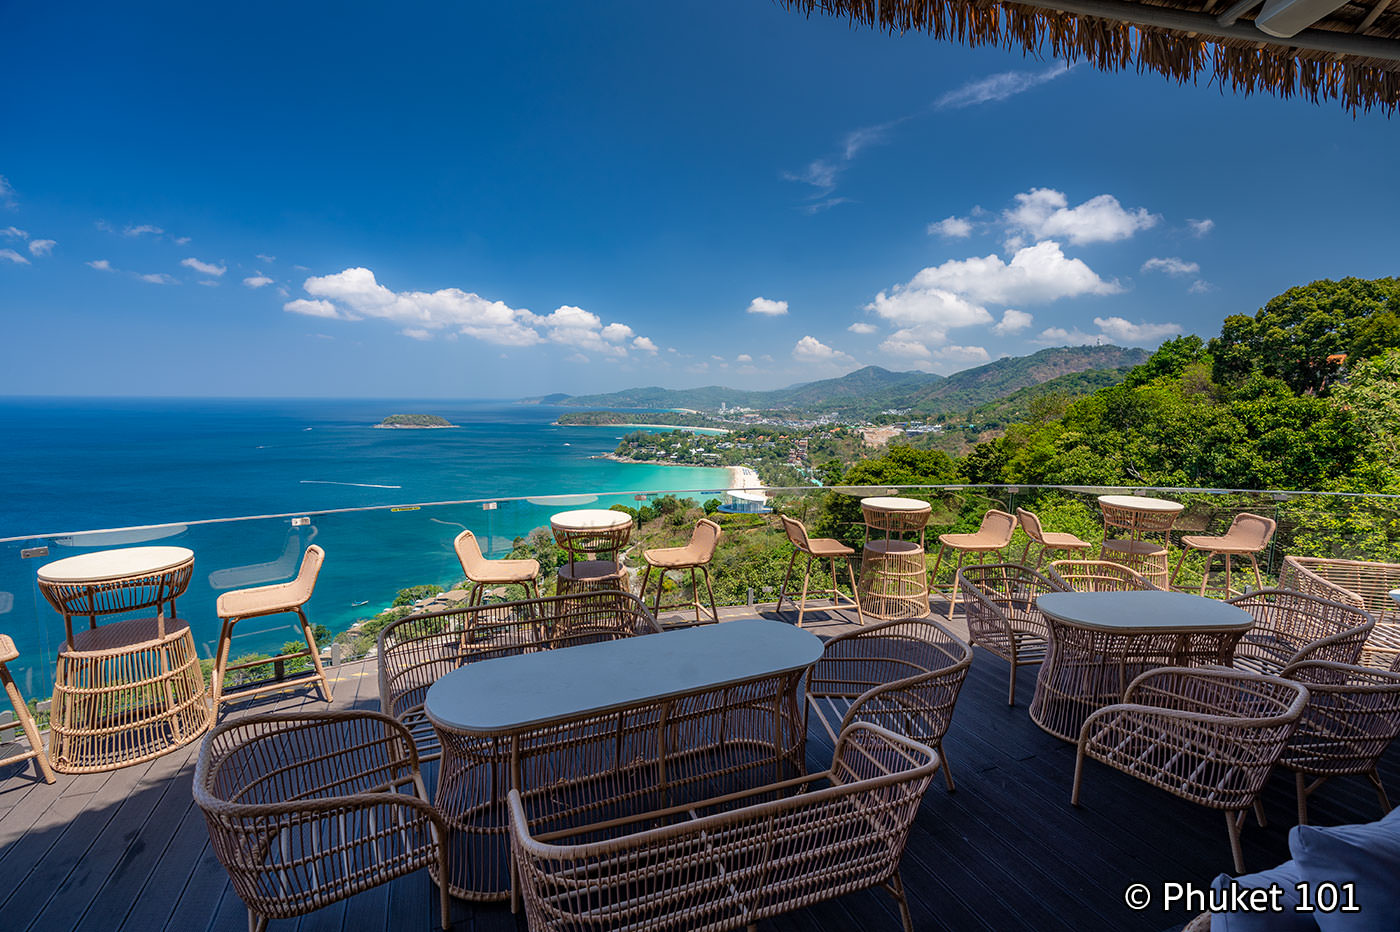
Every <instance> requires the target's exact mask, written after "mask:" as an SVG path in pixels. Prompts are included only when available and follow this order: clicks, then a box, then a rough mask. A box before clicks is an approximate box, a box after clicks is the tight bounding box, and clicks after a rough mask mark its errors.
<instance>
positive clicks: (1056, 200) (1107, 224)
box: [1003, 188, 1161, 246]
mask: <svg viewBox="0 0 1400 932" xmlns="http://www.w3.org/2000/svg"><path fill="white" fill-rule="evenodd" d="M1003 219H1004V220H1005V222H1006V226H1007V231H1008V232H1009V233H1013V234H1014V233H1016V232H1023V233H1027V234H1029V235H1030V236H1032V237H1034V238H1035V239H1041V240H1043V239H1051V238H1053V237H1064V238H1066V239H1068V240H1069V241H1070V242H1071V243H1074V244H1075V245H1076V246H1082V245H1084V244H1086V243H1110V242H1114V241H1115V240H1120V239H1127V238H1128V237H1130V236H1132V235H1133V234H1134V233H1136V232H1137V231H1139V230H1146V229H1148V228H1149V227H1152V226H1155V225H1156V223H1157V221H1158V220H1160V219H1161V218H1160V217H1158V216H1157V215H1156V214H1152V213H1149V212H1148V211H1147V209H1146V208H1143V207H1138V208H1136V209H1133V210H1128V209H1125V208H1124V207H1123V205H1122V204H1119V203H1118V199H1117V198H1116V197H1114V196H1113V195H1111V194H1100V195H1098V196H1097V197H1091V198H1089V200H1087V201H1085V202H1084V203H1082V204H1080V205H1079V206H1077V207H1070V206H1069V199H1068V198H1066V197H1065V195H1064V194H1063V193H1062V192H1060V191H1056V190H1053V189H1051V188H1032V189H1031V190H1030V191H1027V192H1026V193H1024V194H1018V195H1016V207H1014V208H1012V209H1011V210H1008V211H1006V213H1005V214H1004V215H1003Z"/></svg>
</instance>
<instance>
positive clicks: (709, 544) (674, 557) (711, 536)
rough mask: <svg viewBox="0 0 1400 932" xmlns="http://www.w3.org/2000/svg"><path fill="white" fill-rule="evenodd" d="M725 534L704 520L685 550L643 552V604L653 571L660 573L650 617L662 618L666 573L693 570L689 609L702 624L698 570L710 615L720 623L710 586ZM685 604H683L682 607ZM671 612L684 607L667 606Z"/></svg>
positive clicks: (663, 549) (669, 549)
mask: <svg viewBox="0 0 1400 932" xmlns="http://www.w3.org/2000/svg"><path fill="white" fill-rule="evenodd" d="M723 534H724V531H722V530H721V529H720V526H719V525H718V524H716V523H715V522H713V521H711V520H710V519H709V518H701V519H700V520H699V521H697V522H696V523H695V530H693V531H691V533H690V543H688V544H686V545H685V546H684V547H658V548H653V549H651V550H645V551H643V552H642V557H643V558H644V559H645V560H646V561H647V568H646V571H645V572H644V573H642V591H641V593H640V598H641V600H642V602H643V603H645V602H646V598H647V582H648V581H649V579H650V578H651V571H652V570H654V569H655V570H659V571H660V572H658V573H657V576H656V605H655V606H654V607H653V608H652V610H651V613H652V615H653V616H654V617H656V618H657V619H658V621H659V620H660V618H661V593H662V591H663V590H664V589H665V588H666V573H667V572H669V571H670V570H677V571H679V572H684V571H686V570H690V594H691V600H690V605H692V606H694V608H695V623H696V624H697V625H698V624H700V623H701V622H700V586H699V584H698V583H697V581H696V579H695V571H696V570H699V571H700V572H701V573H703V574H705V589H706V590H707V591H708V592H709V593H710V615H711V617H712V618H714V620H715V622H716V623H718V622H719V609H718V608H716V607H715V590H714V587H713V586H712V585H710V560H712V559H713V558H714V555H715V547H716V546H717V545H718V544H719V539H720V537H721V536H723ZM682 604H684V603H682ZM667 607H668V608H680V607H682V606H680V605H677V606H667ZM666 627H668V628H674V627H679V625H666Z"/></svg>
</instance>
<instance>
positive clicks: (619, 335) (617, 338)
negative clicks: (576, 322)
mask: <svg viewBox="0 0 1400 932" xmlns="http://www.w3.org/2000/svg"><path fill="white" fill-rule="evenodd" d="M598 335H599V336H601V337H602V338H603V339H604V340H607V341H608V342H609V343H621V342H623V341H624V340H630V339H631V338H632V336H633V334H632V328H631V327H629V326H627V325H626V324H608V325H607V326H606V327H604V328H603V329H602V330H601V331H599V334H598Z"/></svg>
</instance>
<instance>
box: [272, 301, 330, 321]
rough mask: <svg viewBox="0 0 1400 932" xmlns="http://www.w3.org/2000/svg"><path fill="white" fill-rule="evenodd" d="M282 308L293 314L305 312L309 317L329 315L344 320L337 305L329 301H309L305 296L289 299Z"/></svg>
mask: <svg viewBox="0 0 1400 932" xmlns="http://www.w3.org/2000/svg"><path fill="white" fill-rule="evenodd" d="M282 310H284V311H287V312H288V313H291V314H304V315H305V316H307V317H328V318H331V319H332V320H343V319H344V317H343V315H341V313H340V311H338V310H336V306H335V305H334V304H332V303H331V302H329V301H320V300H317V301H308V300H307V299H305V298H297V299H296V300H295V301H288V302H287V303H286V304H284V305H282Z"/></svg>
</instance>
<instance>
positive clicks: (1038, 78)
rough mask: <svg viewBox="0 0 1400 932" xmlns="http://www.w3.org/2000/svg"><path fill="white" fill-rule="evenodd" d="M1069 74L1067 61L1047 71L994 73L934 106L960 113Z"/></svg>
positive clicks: (940, 100) (946, 96) (956, 90)
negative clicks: (966, 108) (962, 110)
mask: <svg viewBox="0 0 1400 932" xmlns="http://www.w3.org/2000/svg"><path fill="white" fill-rule="evenodd" d="M1069 71H1070V66H1069V65H1067V64H1065V63H1064V62H1056V63H1055V64H1054V66H1052V67H1051V68H1048V69H1046V70H1045V71H1004V72H1002V73H1001V74H994V75H991V76H990V77H986V78H982V79H981V80H978V81H969V82H968V83H967V84H964V85H963V86H962V87H959V88H956V89H955V90H951V91H949V92H948V93H946V94H944V95H943V96H942V97H940V98H938V100H936V101H935V102H934V106H935V107H936V108H937V109H939V110H958V109H961V108H963V107H972V106H975V105H977V104H985V103H991V102H992V101H996V100H1006V99H1007V98H1008V97H1015V96H1016V95H1017V94H1021V93H1024V92H1026V91H1028V90H1030V89H1031V88H1033V87H1039V86H1040V85H1042V84H1045V83H1046V82H1047V81H1053V80H1055V79H1056V78H1058V77H1060V76H1061V75H1064V74H1068V73H1069Z"/></svg>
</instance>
